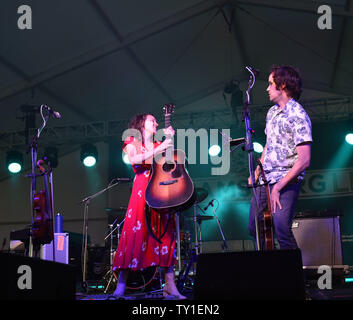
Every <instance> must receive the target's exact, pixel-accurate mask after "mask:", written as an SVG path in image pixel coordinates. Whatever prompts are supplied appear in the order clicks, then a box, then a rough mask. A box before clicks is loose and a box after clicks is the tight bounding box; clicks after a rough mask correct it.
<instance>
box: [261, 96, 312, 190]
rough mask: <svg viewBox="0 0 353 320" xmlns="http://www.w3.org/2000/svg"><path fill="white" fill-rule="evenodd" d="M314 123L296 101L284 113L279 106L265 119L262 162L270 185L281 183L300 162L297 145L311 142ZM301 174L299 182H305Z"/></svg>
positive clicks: (303, 173) (287, 106) (271, 110)
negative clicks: (264, 145)
mask: <svg viewBox="0 0 353 320" xmlns="http://www.w3.org/2000/svg"><path fill="white" fill-rule="evenodd" d="M311 131H312V128H311V121H310V118H309V116H308V114H307V113H306V112H305V110H304V108H303V107H302V106H301V105H300V104H299V103H298V102H297V101H295V100H294V99H291V100H289V101H288V103H287V104H286V105H285V107H284V108H283V110H280V107H279V106H278V105H277V104H276V105H274V106H273V107H271V108H270V109H269V111H268V112H267V116H266V129H265V134H266V145H267V150H266V154H265V157H264V161H263V168H264V171H265V175H266V179H267V181H268V182H269V183H270V184H273V183H276V182H278V181H279V180H281V179H282V178H283V177H284V176H285V175H286V174H287V173H288V172H289V170H290V169H291V168H292V167H293V165H294V163H295V162H296V161H297V159H298V154H297V150H296V146H297V145H298V144H301V143H303V142H312V132H311ZM304 175H305V172H304V171H303V172H301V173H300V175H299V176H298V180H299V181H301V180H303V179H304ZM260 182H262V179H261V176H260Z"/></svg>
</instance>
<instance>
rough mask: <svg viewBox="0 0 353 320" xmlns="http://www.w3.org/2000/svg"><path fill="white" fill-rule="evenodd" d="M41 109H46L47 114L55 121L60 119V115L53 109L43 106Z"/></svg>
mask: <svg viewBox="0 0 353 320" xmlns="http://www.w3.org/2000/svg"><path fill="white" fill-rule="evenodd" d="M43 107H44V108H45V109H47V110H48V111H49V114H52V115H53V116H54V118H56V119H60V118H61V114H60V113H59V112H57V111H55V110H54V109H52V108H50V107H49V106H47V105H45V104H43Z"/></svg>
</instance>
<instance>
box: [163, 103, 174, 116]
mask: <svg viewBox="0 0 353 320" xmlns="http://www.w3.org/2000/svg"><path fill="white" fill-rule="evenodd" d="M174 109H175V105H174V104H172V103H167V104H165V105H164V106H163V111H164V115H165V116H166V115H171V114H172V113H173V112H174Z"/></svg>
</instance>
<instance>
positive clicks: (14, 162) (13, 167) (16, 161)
mask: <svg viewBox="0 0 353 320" xmlns="http://www.w3.org/2000/svg"><path fill="white" fill-rule="evenodd" d="M6 165H7V169H8V170H9V171H10V172H11V173H19V172H20V171H21V170H22V166H23V155H22V153H20V152H18V151H14V150H13V151H9V152H8V153H7V157H6Z"/></svg>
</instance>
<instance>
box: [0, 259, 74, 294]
mask: <svg viewBox="0 0 353 320" xmlns="http://www.w3.org/2000/svg"><path fill="white" fill-rule="evenodd" d="M0 285H1V289H2V290H1V291H0V300H32V301H33V300H75V294H76V276H75V268H74V267H73V266H71V265H67V264H64V263H59V262H52V261H47V260H42V259H39V258H30V257H25V256H21V255H17V254H8V253H0Z"/></svg>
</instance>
